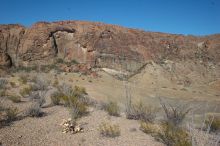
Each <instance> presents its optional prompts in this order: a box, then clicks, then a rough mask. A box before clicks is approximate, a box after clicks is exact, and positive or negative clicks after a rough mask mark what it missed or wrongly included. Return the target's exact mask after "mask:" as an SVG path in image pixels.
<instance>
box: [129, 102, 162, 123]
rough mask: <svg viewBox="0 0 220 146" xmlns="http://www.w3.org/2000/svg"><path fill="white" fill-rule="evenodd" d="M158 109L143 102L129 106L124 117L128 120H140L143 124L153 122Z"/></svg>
mask: <svg viewBox="0 0 220 146" xmlns="http://www.w3.org/2000/svg"><path fill="white" fill-rule="evenodd" d="M157 112H158V109H157V108H155V107H152V106H150V105H146V104H144V103H143V102H141V101H140V102H138V103H136V104H131V105H130V107H129V108H127V110H126V117H127V118H128V119H135V120H141V121H144V122H153V121H154V119H155V118H156V114H157Z"/></svg>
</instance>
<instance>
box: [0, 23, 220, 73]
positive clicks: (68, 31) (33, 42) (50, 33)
mask: <svg viewBox="0 0 220 146" xmlns="http://www.w3.org/2000/svg"><path fill="white" fill-rule="evenodd" d="M219 48H220V35H211V36H205V37H195V36H184V35H175V34H165V33H158V32H145V31H141V30H136V29H128V28H124V27H120V26H115V25H108V24H103V23H92V22H82V21H60V22H54V23H47V22H38V23H36V24H34V25H33V26H32V27H30V28H25V27H23V26H20V25H0V55H1V58H0V66H4V67H10V66H11V65H24V66H31V65H35V64H50V63H51V62H52V61H53V60H54V59H55V58H63V59H64V60H67V61H71V60H76V61H77V62H80V63H84V64H87V65H89V66H91V67H101V68H109V69H115V70H121V71H126V72H136V71H138V70H140V69H141V68H142V67H143V66H144V65H146V63H147V62H149V61H151V60H152V61H154V62H156V63H163V62H164V61H166V60H171V61H174V62H184V61H186V60H187V61H189V60H190V61H193V62H200V63H204V64H210V63H211V64H214V65H219V63H220V49H219Z"/></svg>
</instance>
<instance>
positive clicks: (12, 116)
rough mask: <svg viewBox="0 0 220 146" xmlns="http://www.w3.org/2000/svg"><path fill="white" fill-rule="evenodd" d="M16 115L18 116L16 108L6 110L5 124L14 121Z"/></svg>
mask: <svg viewBox="0 0 220 146" xmlns="http://www.w3.org/2000/svg"><path fill="white" fill-rule="evenodd" d="M17 115H18V109H17V108H12V107H10V108H7V109H6V117H7V119H6V121H7V123H10V122H12V121H14V120H16V118H17Z"/></svg>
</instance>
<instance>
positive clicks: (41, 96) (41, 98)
mask: <svg viewBox="0 0 220 146" xmlns="http://www.w3.org/2000/svg"><path fill="white" fill-rule="evenodd" d="M45 96H46V92H44V91H38V92H36V93H33V94H31V95H30V96H29V98H30V99H31V100H32V101H34V102H37V103H38V105H39V106H40V107H42V106H43V104H44V103H45V102H46V99H45Z"/></svg>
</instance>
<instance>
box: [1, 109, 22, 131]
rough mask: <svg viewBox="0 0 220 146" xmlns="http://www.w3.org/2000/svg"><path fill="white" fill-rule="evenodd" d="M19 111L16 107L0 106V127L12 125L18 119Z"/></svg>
mask: <svg viewBox="0 0 220 146" xmlns="http://www.w3.org/2000/svg"><path fill="white" fill-rule="evenodd" d="M17 115H18V109H17V108H14V107H9V108H5V107H3V106H2V105H0V127H1V126H5V125H8V124H10V123H11V122H13V121H15V120H16V119H17Z"/></svg>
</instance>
